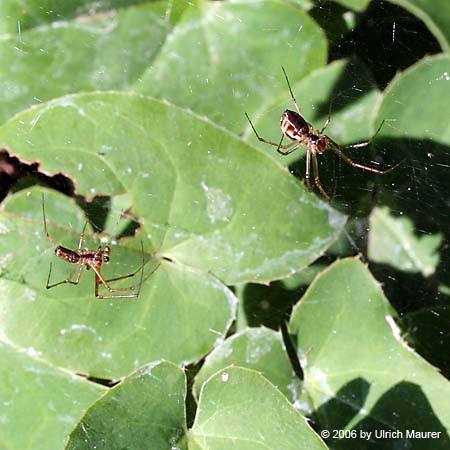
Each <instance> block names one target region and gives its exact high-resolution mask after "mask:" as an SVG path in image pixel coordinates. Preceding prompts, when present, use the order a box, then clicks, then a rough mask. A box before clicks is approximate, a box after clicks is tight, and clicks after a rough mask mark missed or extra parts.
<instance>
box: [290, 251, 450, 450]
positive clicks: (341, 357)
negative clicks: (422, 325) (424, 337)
mask: <svg viewBox="0 0 450 450" xmlns="http://www.w3.org/2000/svg"><path fill="white" fill-rule="evenodd" d="M290 331H291V333H292V335H293V336H294V339H295V342H296V346H297V351H298V353H299V355H300V357H301V359H302V363H303V369H304V371H305V389H306V391H307V392H308V393H309V395H310V398H311V400H312V401H313V403H314V405H315V408H316V416H317V418H318V419H319V422H320V427H321V428H322V429H326V430H335V429H337V430H342V429H355V430H357V431H358V433H359V432H360V431H365V432H369V431H370V432H372V437H373V438H374V439H375V442H376V444H377V448H380V449H388V448H392V445H394V439H393V438H392V437H391V438H389V437H386V438H385V439H376V438H375V437H374V432H375V430H399V431H401V432H402V435H400V436H397V438H398V439H395V442H396V445H402V446H403V447H405V448H406V447H408V448H411V449H421V450H422V449H425V448H426V449H428V448H430V449H442V450H443V449H446V448H448V445H449V438H448V434H447V433H448V431H447V430H448V429H449V426H450V410H449V409H448V407H447V403H448V402H447V401H446V400H447V399H449V398H450V383H449V382H448V380H446V379H445V378H444V377H442V375H440V374H439V373H438V371H437V370H436V369H435V368H434V367H432V366H431V365H429V364H428V363H427V362H425V361H424V360H422V359H420V358H419V357H418V356H417V355H416V354H415V353H414V352H413V351H412V350H411V349H410V348H408V347H407V345H406V344H405V343H404V342H403V341H402V339H401V338H400V336H399V329H398V328H397V326H396V324H395V321H394V311H393V309H392V308H391V307H390V305H389V303H388V302H387V300H386V298H385V297H384V295H383V292H382V290H381V288H380V285H379V284H378V283H377V282H376V281H375V280H374V279H373V278H372V276H371V274H370V272H369V271H368V270H367V268H366V267H365V266H364V265H363V264H362V263H361V262H360V261H358V260H356V259H345V260H341V261H339V262H337V263H335V264H333V265H332V266H330V267H329V268H328V269H326V270H325V271H324V272H323V273H322V274H320V275H319V276H318V278H317V279H316V280H315V281H314V282H313V284H312V285H311V286H310V288H309V289H308V291H307V293H306V294H305V296H304V297H303V299H302V300H301V302H300V303H299V304H298V306H297V307H296V308H295V309H294V311H293V313H292V317H291V322H290ZM406 430H415V431H420V432H427V431H436V432H439V433H440V434H439V435H437V437H436V438H435V439H428V440H424V439H416V438H412V437H411V436H408V435H407V433H406ZM425 442H426V444H425ZM329 443H330V445H332V446H333V448H336V449H341V448H342V449H344V448H345V449H358V450H362V449H369V448H373V447H372V446H373V441H372V442H369V441H367V440H364V439H363V438H361V434H358V438H353V439H352V438H351V437H350V436H349V438H348V439H340V440H337V439H336V438H335V437H333V435H332V436H331V438H330V440H329Z"/></svg>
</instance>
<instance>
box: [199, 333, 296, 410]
mask: <svg viewBox="0 0 450 450" xmlns="http://www.w3.org/2000/svg"><path fill="white" fill-rule="evenodd" d="M230 365H236V366H240V367H247V368H249V369H253V370H256V371H259V372H260V373H261V374H262V375H264V376H265V377H266V378H267V379H268V380H269V381H270V382H271V383H272V384H274V385H275V386H276V387H277V388H278V389H279V390H280V392H282V393H283V394H284V395H285V396H286V397H287V398H288V399H289V400H290V401H291V402H292V403H294V402H295V401H297V400H298V398H299V395H300V392H299V391H300V388H301V386H300V382H299V380H298V379H297V377H296V375H295V374H294V372H293V370H292V367H291V363H290V361H289V358H288V355H287V353H286V348H285V347H284V343H283V339H282V337H281V335H280V333H277V332H275V331H273V330H270V329H268V328H264V327H261V328H247V329H246V330H244V331H243V332H241V333H237V334H234V335H233V336H231V337H230V338H228V339H227V340H226V341H225V342H223V343H222V344H221V345H219V346H218V347H216V349H215V350H214V351H213V352H211V353H210V354H209V355H208V356H207V357H206V360H205V363H204V364H203V366H202V368H201V369H200V372H199V373H198V374H197V376H196V378H195V383H194V393H195V395H196V396H197V397H198V394H199V392H200V388H201V387H202V385H203V383H204V382H205V381H206V380H207V379H208V378H209V377H210V376H211V375H213V374H214V373H215V372H217V371H219V370H221V369H223V368H225V367H228V366H230Z"/></svg>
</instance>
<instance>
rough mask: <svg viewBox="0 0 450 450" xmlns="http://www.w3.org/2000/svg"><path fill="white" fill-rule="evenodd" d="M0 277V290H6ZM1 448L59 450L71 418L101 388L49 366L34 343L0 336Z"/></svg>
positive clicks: (72, 421) (76, 416) (72, 422)
mask: <svg viewBox="0 0 450 450" xmlns="http://www.w3.org/2000/svg"><path fill="white" fill-rule="evenodd" d="M9 284H11V283H10V282H8V281H5V280H0V290H1V291H2V292H4V290H5V289H6V290H7V289H8V287H7V286H8V285H9ZM21 326H23V324H21ZM0 360H1V362H2V363H1V365H0V405H2V406H1V413H0V419H1V420H0V447H1V448H2V449H21V450H27V449H30V450H31V449H32V450H48V449H60V448H62V446H63V442H64V440H65V438H66V436H67V434H68V433H69V431H70V430H71V429H72V428H73V426H74V425H75V423H76V422H77V421H78V420H79V419H80V417H81V416H82V415H83V414H84V412H85V410H86V409H87V408H88V406H89V405H90V404H91V403H92V402H93V401H94V400H96V399H97V398H98V397H99V396H100V395H101V394H102V393H103V392H104V391H105V390H104V388H102V387H100V386H99V385H95V384H93V383H90V382H88V381H86V380H84V379H83V378H80V377H76V376H74V375H72V374H69V373H67V372H66V371H64V370H61V369H58V368H55V367H52V366H51V365H50V364H48V363H47V362H45V361H43V360H42V359H41V358H40V353H39V351H37V350H36V349H35V348H34V347H32V346H30V347H29V348H24V349H20V348H17V347H16V346H15V345H13V344H12V343H11V342H8V341H7V339H5V337H4V336H3V335H2V338H1V339H0Z"/></svg>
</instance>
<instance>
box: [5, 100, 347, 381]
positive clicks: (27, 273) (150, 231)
mask: <svg viewBox="0 0 450 450" xmlns="http://www.w3.org/2000/svg"><path fill="white" fill-rule="evenodd" d="M50 129H52V130H54V132H53V133H49V130H50ZM0 143H1V144H3V145H5V146H6V147H8V148H9V149H10V151H11V152H13V153H14V155H16V156H17V157H19V158H20V159H21V160H25V161H39V162H40V170H42V171H43V172H45V173H47V174H55V173H60V172H63V173H64V174H65V175H66V176H68V177H70V178H71V180H72V181H73V183H74V186H75V188H76V189H77V191H78V193H80V194H82V195H85V196H87V197H88V198H89V197H92V196H93V195H95V194H102V195H108V196H112V197H115V196H117V195H123V194H124V193H127V194H128V195H129V201H131V202H132V205H133V208H132V213H133V215H134V216H135V217H136V220H138V221H139V223H140V225H141V226H140V228H139V230H138V232H137V234H136V235H135V236H134V238H132V239H127V240H124V241H121V242H120V243H119V245H117V244H118V243H117V242H116V240H115V239H114V236H108V235H106V236H103V237H102V238H101V237H97V238H96V237H95V236H93V237H92V236H90V229H89V228H88V229H87V230H86V239H87V240H86V242H87V243H86V244H85V246H88V248H94V249H95V248H97V247H98V245H99V244H106V243H107V242H109V243H110V245H111V249H112V251H111V262H110V264H108V265H105V266H104V273H105V277H106V278H115V277H119V276H123V275H126V274H130V273H132V272H134V271H136V269H137V268H138V267H139V266H140V264H141V262H142V257H143V256H142V251H141V242H142V245H143V247H144V258H145V260H146V261H148V262H147V265H146V267H145V274H144V278H145V281H144V284H143V286H142V289H141V291H140V296H139V298H135V299H116V300H114V299H111V300H107V301H99V300H96V299H95V297H94V286H93V285H94V280H93V278H94V277H93V274H92V272H91V271H90V272H86V273H84V274H82V277H81V281H80V284H79V285H78V286H73V285H68V284H66V285H64V286H57V287H55V288H53V289H51V290H46V289H45V287H46V282H47V277H48V273H49V264H50V262H52V261H53V266H52V274H51V281H50V282H51V283H55V282H57V281H59V280H64V279H65V278H66V277H67V276H68V275H69V273H70V268H69V267H68V266H69V264H68V263H67V262H65V261H59V260H58V261H55V260H56V258H55V256H54V255H53V250H54V248H55V246H56V245H63V246H64V247H67V248H69V249H75V250H76V249H77V246H78V242H79V235H80V232H81V229H82V225H81V224H82V223H83V221H82V220H80V217H79V212H77V213H75V212H74V213H70V214H68V213H67V210H68V209H70V208H71V206H70V205H72V207H73V208H75V209H76V207H75V205H73V203H72V202H71V201H69V200H68V199H67V198H65V197H64V196H62V195H56V194H54V195H51V194H50V192H47V194H46V198H45V203H46V205H47V206H46V208H47V225H48V229H49V234H50V236H51V238H52V240H53V242H50V241H49V239H47V237H46V236H45V233H44V227H43V217H42V199H41V195H40V192H39V191H35V192H34V193H31V195H27V194H26V193H25V192H23V193H19V194H16V195H19V196H20V201H19V200H17V201H12V200H9V201H8V202H7V203H6V204H7V205H9V206H8V207H6V211H4V212H3V213H2V214H1V215H0V220H1V227H2V228H1V230H2V239H1V240H0V251H1V254H2V255H4V257H3V263H2V273H3V276H4V277H6V278H8V279H9V280H13V281H16V282H17V284H14V289H16V291H14V293H13V292H12V291H8V290H7V291H5V292H4V294H3V295H2V298H1V302H3V303H4V306H3V307H2V311H3V313H4V320H2V322H1V329H2V331H3V334H4V335H5V336H7V337H8V339H10V340H11V341H13V342H15V343H16V344H17V345H18V346H23V347H28V346H30V345H31V344H30V342H33V345H35V346H36V348H38V349H39V351H42V352H44V353H45V357H46V359H48V360H49V361H52V362H54V363H55V364H58V365H60V366H63V367H66V368H68V369H70V370H74V371H77V372H82V373H89V374H94V375H96V376H102V377H105V378H116V377H118V376H122V375H124V374H126V373H128V372H129V371H130V370H133V369H134V368H137V367H139V366H141V365H142V364H144V363H145V362H148V361H151V360H157V359H161V358H167V359H170V360H172V361H175V362H184V361H195V360H197V359H199V358H200V357H201V356H203V355H204V354H206V353H208V352H209V351H210V350H211V349H212V348H213V346H214V345H216V343H217V342H220V339H221V338H222V337H223V336H224V333H225V332H226V330H227V329H228V327H229V325H230V323H231V321H232V320H233V318H234V313H235V297H234V296H233V294H232V293H231V292H230V291H229V290H228V289H227V288H226V287H225V286H224V285H223V284H222V283H221V282H220V281H219V280H218V278H219V279H220V280H224V281H225V282H227V283H230V284H232V283H236V282H241V281H242V282H245V281H250V280H255V281H266V280H271V279H276V278H281V277H285V276H287V275H289V274H290V273H292V272H297V271H299V270H301V269H302V268H304V267H305V266H307V265H309V264H310V263H311V262H312V261H314V260H315V259H316V258H317V257H319V256H320V255H321V254H322V253H323V252H324V251H325V249H326V248H327V247H328V246H329V245H330V244H331V243H332V242H333V241H334V240H335V238H336V236H337V235H338V234H339V231H340V230H341V229H342V227H343V225H344V223H345V217H344V216H343V215H341V214H339V213H338V212H336V211H335V210H333V209H332V208H331V207H330V206H329V205H328V204H326V203H324V202H321V201H319V200H317V199H315V198H314V197H313V196H312V195H311V194H310V193H308V192H306V191H305V189H304V188H303V187H301V186H300V185H299V184H298V183H297V182H296V180H295V179H293V178H292V177H291V176H290V174H289V173H288V172H287V171H286V170H285V169H283V168H282V167H280V166H279V165H278V164H277V163H276V162H274V161H273V160H272V159H270V158H268V157H267V156H266V155H264V154H262V153H261V152H258V151H257V150H255V149H253V148H251V147H249V146H248V145H246V144H245V143H243V142H242V141H240V140H238V139H236V138H235V137H233V136H231V135H229V134H228V133H226V132H224V131H223V130H221V129H219V128H217V127H215V126H213V125H211V124H210V123H208V122H207V121H205V120H201V119H199V118H198V117H196V116H194V115H192V114H190V113H187V112H185V111H183V110H180V109H178V108H175V107H173V106H171V105H167V104H164V103H161V102H158V101H154V100H150V99H147V98H142V97H139V96H136V95H130V94H120V93H106V94H90V95H78V96H70V97H65V98H62V99H60V100H55V101H52V102H50V103H48V104H45V105H42V106H40V107H38V108H33V109H32V110H30V111H27V112H25V113H23V114H21V115H20V116H17V117H16V118H15V119H14V120H12V121H10V122H8V123H7V124H6V125H4V126H3V127H1V128H0ZM236 180H238V182H236ZM261 180H264V183H263V185H261ZM16 208H17V209H16ZM58 211H59V213H58ZM107 213H108V212H107ZM107 215H108V214H107ZM56 225H58V226H56ZM158 264H160V265H159V266H158ZM155 269H156V271H155V272H154V273H153V274H152V271H153V270H155ZM150 275H151V276H150ZM75 276H76V275H75ZM139 277H140V274H139V273H138V274H137V275H136V276H134V277H133V279H127V280H124V281H123V282H121V283H120V284H118V286H120V287H132V286H134V285H136V284H137V283H138V279H139ZM217 277H218V278H217ZM133 292H136V289H135V290H134V291H133ZM11 296H14V298H15V301H14V302H11V301H10V298H11ZM19 318H20V319H19ZM49 318H50V319H49ZM18 320H20V322H21V323H22V324H25V323H28V324H29V325H28V326H24V329H23V330H20V331H19V330H18V329H17V327H16V324H17V321H18ZM218 340H219V341H218ZM129 348H133V352H129V351H128V349H129Z"/></svg>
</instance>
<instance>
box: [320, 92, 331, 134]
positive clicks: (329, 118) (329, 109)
mask: <svg viewBox="0 0 450 450" xmlns="http://www.w3.org/2000/svg"><path fill="white" fill-rule="evenodd" d="M333 99H334V97H333V98H332V99H331V101H330V106H329V108H328V117H327V120H326V121H325V123H324V125H323V127H322V129H321V130H320V134H323V132H324V131H325V129H326V128H327V126H328V124H329V123H330V122H331V110H332V108H333Z"/></svg>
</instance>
